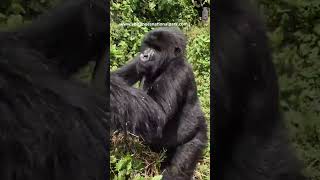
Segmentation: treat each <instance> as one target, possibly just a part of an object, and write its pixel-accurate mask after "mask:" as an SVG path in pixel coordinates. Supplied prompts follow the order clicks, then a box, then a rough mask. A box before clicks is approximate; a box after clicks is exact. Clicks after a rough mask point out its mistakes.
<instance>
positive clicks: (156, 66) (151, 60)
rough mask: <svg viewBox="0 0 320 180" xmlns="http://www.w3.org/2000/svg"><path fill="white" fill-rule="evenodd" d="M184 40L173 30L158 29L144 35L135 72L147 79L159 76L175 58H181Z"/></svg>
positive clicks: (180, 33) (178, 32)
mask: <svg viewBox="0 0 320 180" xmlns="http://www.w3.org/2000/svg"><path fill="white" fill-rule="evenodd" d="M185 46H186V40H185V37H184V35H183V34H182V32H181V31H180V30H178V29H175V28H159V29H156V30H153V31H151V32H150V33H148V34H147V35H146V37H145V38H144V40H143V42H142V46H141V51H140V55H139V62H138V64H137V70H138V72H139V73H141V74H143V76H144V77H146V78H147V79H149V78H150V79H152V78H153V77H155V76H157V75H158V74H161V71H162V69H164V67H165V66H166V65H167V63H170V61H172V60H174V59H175V58H179V57H183V52H184V50H185Z"/></svg>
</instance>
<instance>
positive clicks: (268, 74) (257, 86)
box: [211, 0, 305, 180]
mask: <svg viewBox="0 0 320 180" xmlns="http://www.w3.org/2000/svg"><path fill="white" fill-rule="evenodd" d="M214 6H215V7H214V8H215V10H216V11H215V15H214V17H215V18H214V28H213V29H214V31H215V32H214V33H213V34H214V41H213V43H214V48H213V49H211V50H212V54H213V55H214V58H213V59H214V61H213V66H212V70H211V72H213V76H212V78H213V85H212V86H211V94H212V100H213V103H211V105H212V110H213V113H212V114H213V115H214V119H213V123H214V125H213V128H214V130H213V132H214V137H215V142H214V144H213V146H214V148H215V151H214V154H215V156H214V157H215V159H213V162H214V166H215V167H216V168H215V171H214V172H213V173H214V175H215V176H216V177H215V178H216V179H219V180H302V179H305V178H304V177H303V175H302V174H301V166H300V163H299V162H298V160H297V158H296V157H295V155H294V153H293V152H292V149H291V148H290V145H289V141H288V138H287V132H286V130H285V127H284V123H283V121H282V118H281V116H280V110H279V109H280V107H279V87H278V82H277V76H276V72H275V68H274V65H273V63H272V56H271V51H270V48H269V46H268V39H267V35H266V29H265V27H264V25H263V23H262V22H261V20H260V19H259V18H258V14H257V13H256V12H255V11H254V10H253V8H252V7H251V6H249V5H248V3H246V2H245V1H236V0H227V1H222V0H218V1H217V2H216V3H215V5H214Z"/></svg>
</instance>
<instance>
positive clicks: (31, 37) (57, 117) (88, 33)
mask: <svg viewBox="0 0 320 180" xmlns="http://www.w3.org/2000/svg"><path fill="white" fill-rule="evenodd" d="M106 24H107V4H106V3H105V1H103V0H91V1H89V0H75V1H68V2H67V3H65V4H63V5H61V6H59V7H57V8H56V9H54V10H52V11H50V12H49V13H47V14H46V15H43V16H41V17H40V18H39V19H37V20H34V21H33V23H32V24H31V25H27V26H23V27H21V28H18V29H16V30H13V31H7V32H4V31H1V32H0V69H1V70H0V96H1V97H0V114H1V118H0V179H1V180H89V179H92V180H101V179H105V178H108V176H109V173H108V168H106V167H107V165H108V159H109V156H108V149H107V144H106V143H107V142H108V133H109V130H108V128H109V127H108V124H107V123H106V121H107V119H108V117H107V115H108V113H107V109H106V97H105V96H103V95H100V94H99V93H98V92H96V90H94V89H93V88H90V87H88V86H86V85H83V84H81V83H79V82H74V81H72V80H71V79H70V75H71V74H73V73H74V72H76V71H77V70H78V69H79V68H80V67H82V66H84V65H87V63H88V61H89V60H93V61H97V60H99V59H101V58H102V56H103V54H104V53H105V51H106V48H107V45H106V43H105V41H106V40H107V26H106Z"/></svg>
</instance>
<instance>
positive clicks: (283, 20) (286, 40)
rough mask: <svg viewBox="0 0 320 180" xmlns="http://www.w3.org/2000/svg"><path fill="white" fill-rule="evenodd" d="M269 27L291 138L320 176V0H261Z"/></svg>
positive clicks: (313, 175) (308, 172)
mask: <svg viewBox="0 0 320 180" xmlns="http://www.w3.org/2000/svg"><path fill="white" fill-rule="evenodd" d="M260 9H261V10H262V12H263V14H265V15H266V18H265V19H266V20H267V24H268V27H269V30H270V39H271V45H272V47H273V50H274V62H275V64H276V68H277V70H278V75H279V82H280V88H281V92H280V95H281V106H282V109H283V110H284V116H285V119H286V121H287V125H288V127H289V130H290V132H291V140H292V141H293V142H294V145H295V148H296V149H297V152H298V153H299V155H300V157H301V159H302V160H303V161H304V162H305V164H306V169H305V174H306V175H307V176H309V177H310V179H312V180H319V179H320V49H319V48H320V1H318V0H309V1H304V0H280V1H278V0H260Z"/></svg>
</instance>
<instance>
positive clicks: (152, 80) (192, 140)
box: [111, 28, 207, 180]
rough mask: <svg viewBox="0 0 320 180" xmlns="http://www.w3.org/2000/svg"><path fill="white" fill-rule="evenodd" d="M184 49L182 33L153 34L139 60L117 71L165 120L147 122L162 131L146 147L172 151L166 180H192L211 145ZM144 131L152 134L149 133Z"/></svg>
mask: <svg viewBox="0 0 320 180" xmlns="http://www.w3.org/2000/svg"><path fill="white" fill-rule="evenodd" d="M185 49H186V39H185V36H184V35H183V33H182V32H181V31H180V30H179V29H178V28H159V29H155V30H153V31H151V32H149V33H148V34H147V35H146V36H145V38H144V40H143V42H142V46H141V53H140V54H139V56H138V57H136V58H135V59H134V60H133V61H131V62H129V63H128V64H127V65H125V66H123V67H121V68H120V69H119V70H117V71H116V72H114V74H115V75H117V76H119V77H121V78H122V79H124V80H125V81H126V83H127V84H128V85H133V84H134V83H136V82H137V81H139V80H140V81H141V86H142V88H143V92H144V93H145V97H147V98H150V97H151V100H153V101H154V102H155V103H152V104H149V105H150V106H147V107H146V108H149V107H151V108H152V109H155V111H156V112H158V113H161V114H162V116H164V118H160V120H161V121H159V119H158V117H157V114H153V115H154V117H153V119H151V120H148V121H146V120H144V121H143V122H144V123H145V126H154V127H157V128H158V129H157V131H153V132H154V133H153V134H154V135H153V136H155V138H154V139H153V140H151V141H149V142H148V143H149V144H150V146H151V147H153V149H154V150H161V149H162V148H166V149H167V150H168V151H167V159H166V162H165V163H164V164H163V167H164V168H165V171H164V172H163V179H169V180H171V179H176V180H180V179H181V180H182V179H191V178H192V175H193V172H194V170H195V167H196V164H197V163H198V161H199V159H200V158H201V156H202V151H203V149H204V148H205V146H206V143H207V134H206V133H207V125H206V121H205V118H204V114H203V112H202V110H201V107H200V102H199V99H198V96H197V87H196V82H195V78H194V74H193V71H192V68H191V66H190V65H189V64H188V63H187V60H186V58H185ZM111 93H112V92H111ZM111 98H112V97H111ZM151 100H150V101H151ZM132 101H133V100H132V99H127V102H126V103H129V104H131V103H132V104H134V102H132ZM112 102H113V101H112V99H111V104H113V103H112ZM112 111H113V108H111V112H112ZM112 113H113V112H112ZM162 116H161V117H162ZM129 117H131V116H129ZM154 129H155V128H154ZM140 131H142V132H143V133H145V132H149V131H148V128H140ZM159 131H160V134H156V132H157V133H159ZM139 134H141V133H139ZM150 134H151V136H152V133H150ZM156 135H157V136H156Z"/></svg>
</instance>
